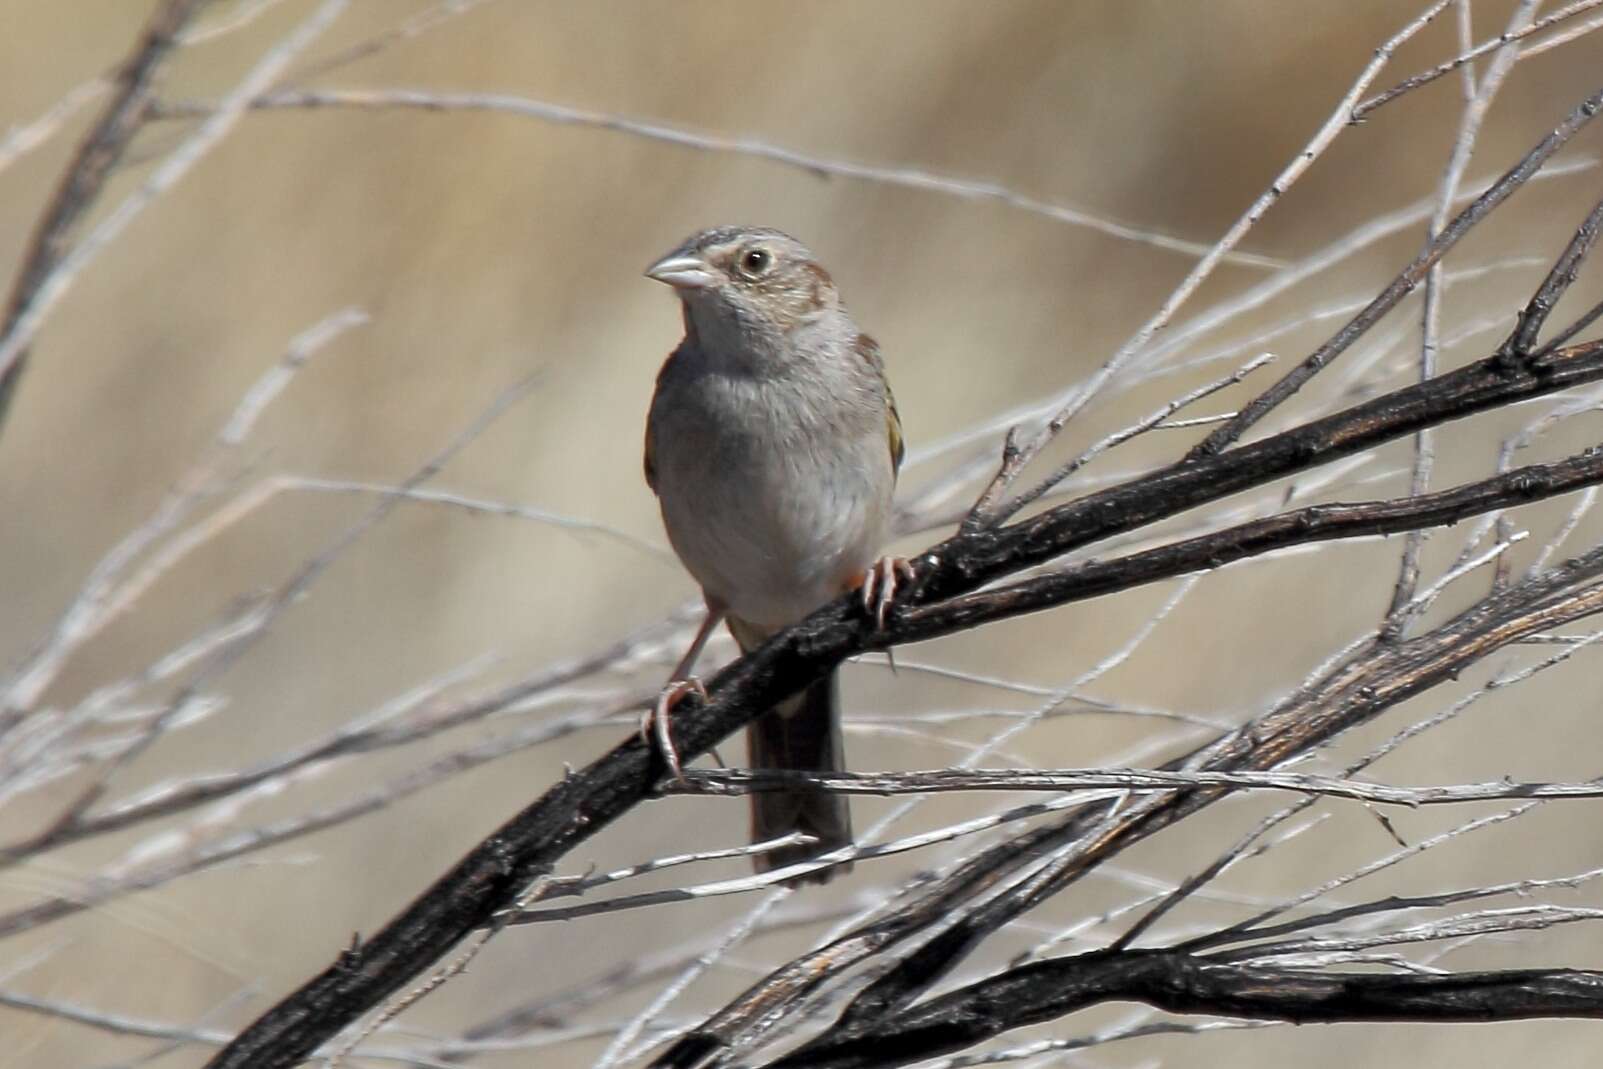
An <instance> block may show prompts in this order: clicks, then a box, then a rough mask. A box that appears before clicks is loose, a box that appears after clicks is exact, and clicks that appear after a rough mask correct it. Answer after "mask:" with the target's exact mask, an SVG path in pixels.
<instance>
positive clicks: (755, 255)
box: [740, 249, 774, 278]
mask: <svg viewBox="0 0 1603 1069" xmlns="http://www.w3.org/2000/svg"><path fill="white" fill-rule="evenodd" d="M773 260H774V258H773V257H772V256H770V255H769V253H768V250H767V249H747V250H746V251H745V252H743V253H741V255H740V270H741V273H742V274H744V275H746V276H748V277H750V278H756V277H757V276H758V275H760V274H762V273H763V272H764V271H766V270H768V265H769V264H771V263H773Z"/></svg>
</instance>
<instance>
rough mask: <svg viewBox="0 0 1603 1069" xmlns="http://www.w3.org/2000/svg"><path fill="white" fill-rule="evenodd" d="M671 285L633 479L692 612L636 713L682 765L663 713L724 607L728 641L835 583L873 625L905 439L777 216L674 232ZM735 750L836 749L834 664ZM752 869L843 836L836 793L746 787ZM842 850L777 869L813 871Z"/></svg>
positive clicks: (867, 346)
mask: <svg viewBox="0 0 1603 1069" xmlns="http://www.w3.org/2000/svg"><path fill="white" fill-rule="evenodd" d="M645 275H646V277H648V278H651V279H654V280H656V281H658V282H662V283H666V284H667V285H668V286H670V287H672V288H673V290H674V292H675V294H676V295H677V296H678V298H679V300H680V303H681V306H682V312H683V317H684V332H685V333H684V338H683V339H682V340H681V341H680V342H679V345H678V347H677V348H675V349H674V350H673V352H672V354H670V355H669V357H668V358H667V360H666V361H664V363H663V365H662V369H661V371H660V372H659V373H658V375H657V383H656V390H655V392H654V394H653V395H652V399H651V408H650V413H649V415H648V417H647V420H646V442H645V447H646V448H645V475H646V482H647V484H648V485H649V486H650V487H651V489H652V490H653V492H655V494H656V495H657V500H658V504H659V505H660V507H661V511H662V520H663V526H664V527H665V528H666V530H667V534H668V541H669V543H670V544H671V545H672V547H673V549H674V552H675V554H676V555H677V556H678V558H679V560H680V561H681V563H683V564H684V566H685V569H686V570H687V571H688V572H689V573H690V575H691V577H692V578H693V579H694V580H695V581H696V582H697V583H698V584H699V585H700V587H701V591H702V595H703V598H704V600H705V602H706V608H707V612H706V616H705V618H704V619H703V621H702V624H701V626H700V628H699V629H698V631H697V632H696V635H695V638H694V639H693V640H692V642H691V644H690V648H689V649H688V650H687V651H686V653H685V655H684V657H683V658H682V659H681V660H680V662H679V663H678V665H677V666H676V667H675V668H674V670H673V673H672V675H671V676H670V677H669V680H668V683H667V684H666V685H665V686H664V687H663V689H662V692H661V695H660V696H659V697H658V699H657V701H656V703H655V705H654V706H653V708H652V710H651V711H650V712H649V713H648V714H647V716H646V717H645V719H644V720H643V723H642V732H643V734H644V733H646V732H647V731H648V730H649V732H650V734H651V735H652V736H654V737H655V739H656V741H657V744H658V747H659V749H660V750H661V751H662V753H663V757H664V759H665V760H666V762H667V764H668V766H669V769H670V771H671V772H672V773H673V774H674V775H675V776H681V775H682V772H681V771H680V767H679V760H678V755H677V753H676V752H675V750H674V748H673V743H672V738H671V730H670V725H669V717H670V714H671V711H672V709H673V707H674V705H675V704H676V703H677V702H679V701H680V700H682V699H683V698H684V697H685V696H686V695H688V694H691V693H699V694H700V695H702V696H703V697H705V696H706V688H705V687H704V686H703V685H702V683H701V682H700V680H699V679H697V678H696V677H695V676H694V675H693V674H692V672H693V669H694V666H695V662H696V659H697V658H698V657H699V655H700V653H701V650H702V647H703V646H705V644H706V642H707V640H708V638H709V637H710V636H711V634H712V633H713V631H714V630H715V629H716V628H717V627H718V625H719V623H720V622H722V623H725V624H726V625H727V626H728V628H729V632H730V634H731V635H732V636H733V637H734V639H735V642H736V643H737V644H738V645H739V647H740V649H741V651H742V652H749V651H751V650H753V649H755V648H756V647H757V646H759V645H761V644H762V643H763V642H764V641H765V640H767V639H768V638H769V637H770V636H772V635H773V634H775V633H776V632H778V631H780V630H782V629H783V628H785V627H787V626H788V625H790V624H793V623H795V622H796V621H798V620H800V619H802V618H803V617H805V616H807V615H808V614H809V613H810V612H812V611H813V610H815V609H817V608H818V607H819V606H821V605H823V604H825V603H826V602H828V601H831V600H833V599H834V598H837V597H839V596H841V595H842V594H843V593H845V592H848V591H853V590H856V591H859V592H860V596H861V599H862V601H861V604H862V605H863V608H864V610H865V611H866V612H868V613H869V614H870V615H871V616H872V617H873V619H874V621H875V622H876V623H877V624H878V626H880V627H882V628H883V626H884V623H885V619H886V612H887V611H888V609H889V607H890V606H891V604H892V602H893V601H894V599H895V596H896V591H897V588H898V584H899V583H902V582H906V581H908V580H911V579H912V578H913V575H914V573H913V569H912V566H911V565H910V564H909V563H908V562H907V561H906V560H904V559H902V558H898V557H892V556H880V555H879V549H880V545H881V543H882V542H883V541H884V540H885V538H886V536H887V534H888V530H889V525H890V520H891V514H892V497H893V495H894V493H895V489H896V478H897V473H898V471H899V470H900V468H901V463H902V455H903V452H904V447H903V442H902V423H901V417H900V415H899V414H898V413H897V410H896V399H895V397H894V396H893V395H892V393H891V388H890V383H889V382H888V380H887V379H886V376H885V363H884V360H883V358H882V357H881V354H880V349H879V345H878V343H876V342H875V341H874V339H873V338H871V337H870V336H869V335H867V334H865V333H863V332H862V331H861V330H859V329H858V327H857V325H856V323H855V322H854V321H853V319H852V317H851V315H850V314H849V313H848V312H847V310H846V306H845V305H844V304H843V303H842V301H841V298H840V293H839V291H838V290H837V288H836V286H835V282H834V280H833V279H832V278H831V277H830V274H829V272H828V271H826V270H825V269H824V267H823V266H822V265H821V264H820V263H819V262H818V260H817V258H816V257H815V256H814V255H813V254H812V252H811V251H809V250H808V248H807V247H806V246H805V245H803V244H802V243H801V242H799V241H797V240H796V239H795V238H793V237H791V236H790V235H788V234H786V233H783V232H782V231H779V230H774V229H770V228H767V227H754V226H721V227H714V228H711V229H707V230H702V231H700V232H698V233H696V234H693V235H691V236H690V237H689V238H687V239H685V240H684V241H683V242H682V243H680V244H679V245H678V246H677V247H675V248H674V249H673V250H672V251H671V252H669V253H668V254H667V255H665V256H663V257H661V258H660V259H658V260H657V261H656V262H655V263H653V264H652V265H651V266H650V267H648V268H647V269H646V271H645ZM746 737H747V746H748V751H749V758H750V764H751V767H753V768H756V769H798V770H803V771H816V772H832V771H840V770H842V769H843V768H844V767H845V762H844V758H845V755H844V752H843V744H842V738H841V722H840V690H839V686H838V684H837V681H836V679H835V672H834V671H831V672H830V673H829V675H828V676H826V677H824V678H822V679H820V680H818V681H817V682H815V683H813V684H812V685H810V686H809V687H807V689H806V690H804V691H802V692H801V693H800V694H798V695H796V696H794V697H792V698H789V699H787V700H786V701H784V702H781V703H780V704H779V705H777V706H776V707H774V708H773V709H770V710H768V711H766V712H765V713H763V714H761V715H759V716H758V717H757V718H756V719H754V720H753V721H752V722H751V723H750V725H749V726H748V727H747V731H746ZM751 825H752V829H751V830H752V841H753V843H754V844H758V843H763V842H767V841H770V840H772V839H775V838H779V837H782V836H785V835H787V834H789V833H792V832H802V833H804V834H805V835H807V836H809V837H810V838H811V840H812V841H811V842H801V843H796V844H791V845H787V846H783V847H779V848H775V849H771V850H768V851H765V852H760V853H757V854H754V855H753V861H754V865H755V867H756V869H757V871H758V872H764V871H770V870H773V869H779V868H785V867H788V866H790V865H794V864H798V863H800V862H806V861H810V860H812V859H813V858H816V857H818V856H819V855H822V854H826V853H829V852H831V851H833V850H836V849H839V848H840V847H842V846H846V845H850V844H851V842H852V830H851V815H850V810H849V808H848V805H847V802H846V799H845V797H844V796H843V795H840V794H837V793H831V792H829V791H826V790H823V789H821V788H818V787H812V786H798V787H796V788H794V789H787V790H784V791H777V792H764V791H758V792H754V793H753V794H752V795H751ZM849 868H850V865H849V864H837V865H835V866H833V867H827V866H826V867H823V868H815V869H813V870H808V871H804V872H803V873H802V874H801V875H799V876H797V877H795V878H794V879H792V880H789V881H786V882H787V883H790V884H793V885H797V884H801V883H809V882H815V883H823V882H827V881H828V880H829V879H831V878H833V877H834V876H836V875H839V874H841V873H843V872H845V871H847V870H848V869H849Z"/></svg>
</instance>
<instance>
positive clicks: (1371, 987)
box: [770, 950, 1603, 1069]
mask: <svg viewBox="0 0 1603 1069" xmlns="http://www.w3.org/2000/svg"><path fill="white" fill-rule="evenodd" d="M1115 1001H1118V1002H1144V1003H1146V1004H1148V1005H1150V1006H1155V1007H1157V1008H1158V1009H1161V1010H1167V1011H1169V1012H1171V1013H1207V1014H1215V1015H1218V1016H1223V1017H1246V1018H1255V1019H1260V1020H1276V1021H1290V1022H1293V1023H1297V1024H1311V1023H1315V1022H1323V1023H1332V1022H1338V1021H1416V1022H1437V1023H1445V1022H1452V1021H1517V1020H1527V1019H1530V1018H1533V1017H1592V1018H1596V1017H1603V973H1600V972H1590V971H1583V970H1579V969H1547V970H1536V969H1530V970H1510V971H1506V972H1481V973H1457V974H1449V975H1445V976H1412V975H1409V976H1393V975H1377V974H1350V973H1349V974H1342V973H1327V972H1312V971H1308V970H1299V969H1283V968H1271V967H1265V966H1261V965H1232V964H1220V963H1215V962H1211V961H1209V960H1208V959H1207V958H1202V957H1194V956H1192V955H1189V954H1185V953H1181V952H1176V951H1166V950H1134V951H1122V952H1116V953H1115V952H1108V951H1100V952H1096V953H1091V954H1085V955H1081V956H1079V957H1072V958H1059V959H1053V960H1050V961H1042V962H1036V963H1033V964H1030V965H1025V966H1023V967H1021V968H1018V969H1013V970H1011V971H1008V972H1004V973H1001V974H999V975H997V976H992V977H988V978H987V979H985V980H982V981H980V982H979V983H977V984H972V985H970V986H968V987H964V988H960V989H958V990H956V991H953V992H951V993H949V994H946V995H942V996H941V997H939V998H935V999H931V1000H930V1001H928V1002H925V1003H922V1004H920V1005H918V1006H915V1007H913V1008H911V1009H909V1010H905V1011H903V1012H902V1013H899V1014H896V1015H895V1016H893V1017H890V1018H887V1019H885V1020H881V1021H877V1022H875V1024H874V1026H873V1028H872V1030H865V1031H863V1032H861V1033H851V1034H848V1035H846V1036H842V1037H840V1038H832V1039H831V1040H830V1041H829V1042H825V1043H812V1044H808V1045H807V1046H805V1047H803V1048H801V1049H800V1050H797V1051H795V1052H793V1053H791V1054H790V1055H788V1056H786V1057H784V1058H781V1059H779V1060H778V1061H776V1062H772V1063H770V1069H883V1067H888V1066H896V1065H906V1064H908V1063H909V1062H914V1061H919V1060H920V1059H924V1058H930V1057H934V1056H936V1055H938V1054H943V1053H946V1052H947V1051H953V1050H960V1049H962V1048H965V1047H969V1046H972V1045H973V1044H975V1043H978V1042H981V1041H983V1040H986V1039H990V1038H992V1037H993V1036H996V1035H999V1034H1001V1033H1002V1032H1005V1031H1008V1030H1010V1029H1013V1028H1019V1027H1023V1026H1025V1025H1031V1024H1039V1023H1041V1022H1043V1021H1050V1020H1054V1019H1056V1018H1059V1017H1062V1016H1064V1015H1065V1014H1069V1013H1073V1012H1075V1011H1077V1010H1082V1009H1085V1008H1086V1007H1088V1006H1094V1005H1098V1004H1101V1003H1104V1002H1115Z"/></svg>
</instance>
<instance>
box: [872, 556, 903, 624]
mask: <svg viewBox="0 0 1603 1069" xmlns="http://www.w3.org/2000/svg"><path fill="white" fill-rule="evenodd" d="M913 575H914V572H913V564H912V562H911V561H909V560H908V559H907V558H906V557H881V558H880V559H879V560H877V561H875V562H874V563H873V565H872V566H871V567H870V568H869V569H868V571H866V572H864V573H863V588H862V594H863V611H864V612H866V613H868V614H869V615H870V616H872V617H873V618H874V625H875V626H876V627H878V628H879V629H880V630H881V631H883V630H885V616H886V614H887V613H888V612H890V608H891V604H892V603H893V602H894V601H895V600H896V587H897V583H898V582H904V581H905V582H909V583H910V582H912V581H913Z"/></svg>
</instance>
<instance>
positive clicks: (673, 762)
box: [640, 605, 724, 780]
mask: <svg viewBox="0 0 1603 1069" xmlns="http://www.w3.org/2000/svg"><path fill="white" fill-rule="evenodd" d="M723 618H724V611H723V610H722V609H716V608H713V607H712V606H711V605H708V606H707V616H706V619H704V620H702V621H701V627H700V628H699V629H697V631H696V637H695V638H693V639H691V640H690V648H689V649H688V650H686V651H685V655H684V656H683V657H681V658H679V663H678V664H676V665H674V669H673V675H671V676H669V677H668V682H667V683H666V684H664V685H663V688H662V693H660V694H658V695H657V700H656V702H655V703H653V705H652V706H651V708H650V709H649V710H648V711H647V712H646V714H645V715H644V716H642V717H641V718H640V739H641V741H642V742H649V741H650V740H651V739H655V740H656V742H657V749H658V750H660V751H662V759H663V760H664V761H665V762H667V764H668V771H670V772H672V773H673V777H674V779H678V780H682V779H684V778H685V772H684V769H683V768H682V767H681V766H680V764H679V751H678V750H676V749H675V748H674V744H673V737H672V736H671V735H670V734H669V732H668V714H669V713H671V712H672V711H673V707H674V706H676V705H678V704H679V703H680V702H681V701H683V700H684V698H685V695H687V694H696V695H699V696H700V697H701V699H702V701H706V700H707V688H706V686H705V685H704V684H703V683H702V682H701V680H700V679H698V678H696V677H695V676H693V675H691V674H690V670H691V669H692V668H694V667H695V666H696V658H698V657H700V656H701V650H702V647H703V646H705V645H707V640H708V639H709V638H711V637H712V631H713V628H715V627H717V626H718V625H719V623H721V622H722V621H723Z"/></svg>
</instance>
